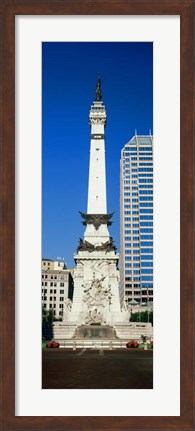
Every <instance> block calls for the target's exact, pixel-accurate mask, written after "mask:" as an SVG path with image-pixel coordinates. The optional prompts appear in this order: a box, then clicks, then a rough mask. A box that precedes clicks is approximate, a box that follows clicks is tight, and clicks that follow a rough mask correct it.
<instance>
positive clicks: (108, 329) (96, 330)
mask: <svg viewBox="0 0 195 431" xmlns="http://www.w3.org/2000/svg"><path fill="white" fill-rule="evenodd" d="M75 338H76V339H81V340H82V339H90V340H91V339H95V340H107V339H108V340H110V339H115V338H116V336H115V331H114V328H113V327H112V326H108V325H105V326H103V325H82V326H78V327H77V330H76V335H75Z"/></svg>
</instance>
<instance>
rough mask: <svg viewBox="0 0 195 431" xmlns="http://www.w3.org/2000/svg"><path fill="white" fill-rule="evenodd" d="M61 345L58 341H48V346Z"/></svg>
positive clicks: (55, 346)
mask: <svg viewBox="0 0 195 431" xmlns="http://www.w3.org/2000/svg"><path fill="white" fill-rule="evenodd" d="M57 347H60V345H59V343H58V342H57V341H47V348H49V349H51V348H57Z"/></svg>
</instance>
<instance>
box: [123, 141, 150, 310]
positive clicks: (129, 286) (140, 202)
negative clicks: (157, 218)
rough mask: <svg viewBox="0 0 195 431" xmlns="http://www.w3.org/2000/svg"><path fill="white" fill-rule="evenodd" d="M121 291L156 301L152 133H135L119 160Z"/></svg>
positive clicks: (130, 297) (128, 297)
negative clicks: (154, 283) (141, 134)
mask: <svg viewBox="0 0 195 431" xmlns="http://www.w3.org/2000/svg"><path fill="white" fill-rule="evenodd" d="M120 295H121V301H123V300H124V298H125V299H126V300H127V301H128V303H129V302H130V301H131V300H136V301H138V302H139V303H140V304H142V305H143V304H144V303H148V302H149V301H150V302H153V136H151V135H147V136H139V135H135V136H134V137H133V138H132V139H131V140H130V141H129V142H128V143H127V144H126V145H125V146H124V148H123V149H122V151H121V161H120Z"/></svg>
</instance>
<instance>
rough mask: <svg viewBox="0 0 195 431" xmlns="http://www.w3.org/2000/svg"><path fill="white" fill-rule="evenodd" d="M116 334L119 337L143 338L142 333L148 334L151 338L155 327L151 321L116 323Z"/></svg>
mask: <svg viewBox="0 0 195 431" xmlns="http://www.w3.org/2000/svg"><path fill="white" fill-rule="evenodd" d="M114 329H115V331H116V336H117V337H118V338H119V339H122V340H123V339H127V338H129V339H134V340H136V339H138V340H140V339H141V335H146V336H147V337H148V338H151V337H152V335H153V328H152V325H151V323H143V322H140V323H134V322H133V324H131V323H130V324H128V325H114Z"/></svg>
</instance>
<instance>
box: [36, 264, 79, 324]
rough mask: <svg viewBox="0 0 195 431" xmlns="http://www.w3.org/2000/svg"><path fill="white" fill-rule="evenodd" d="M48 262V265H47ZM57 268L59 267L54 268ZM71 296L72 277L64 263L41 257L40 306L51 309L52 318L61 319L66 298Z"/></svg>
mask: <svg viewBox="0 0 195 431" xmlns="http://www.w3.org/2000/svg"><path fill="white" fill-rule="evenodd" d="M48 263H49V265H48ZM56 268H59V269H56ZM72 297H73V279H72V276H71V273H70V271H69V270H68V269H66V268H65V265H64V263H62V262H58V261H54V260H51V259H42V306H43V308H44V309H45V310H49V309H52V310H53V313H54V318H56V319H63V315H64V310H65V309H66V303H67V300H72Z"/></svg>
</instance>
